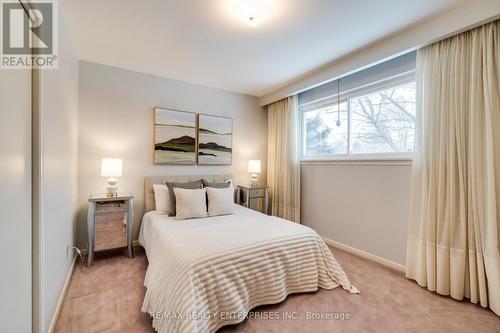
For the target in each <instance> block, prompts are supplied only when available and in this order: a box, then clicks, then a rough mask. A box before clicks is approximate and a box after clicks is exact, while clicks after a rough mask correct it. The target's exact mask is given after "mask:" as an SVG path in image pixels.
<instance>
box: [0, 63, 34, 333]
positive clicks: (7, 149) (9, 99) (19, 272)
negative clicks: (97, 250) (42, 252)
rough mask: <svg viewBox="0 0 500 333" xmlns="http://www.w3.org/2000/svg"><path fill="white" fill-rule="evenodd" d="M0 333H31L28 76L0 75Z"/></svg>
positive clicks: (10, 72)
mask: <svg viewBox="0 0 500 333" xmlns="http://www.w3.org/2000/svg"><path fill="white" fill-rule="evenodd" d="M0 265H1V268H0V295H1V297H0V332H20V333H24V332H26V333H27V332H31V71H30V70H17V69H13V70H12V69H10V70H5V69H0Z"/></svg>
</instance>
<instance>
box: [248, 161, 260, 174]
mask: <svg viewBox="0 0 500 333" xmlns="http://www.w3.org/2000/svg"><path fill="white" fill-rule="evenodd" d="M248 172H251V173H261V168H260V160H250V161H248Z"/></svg>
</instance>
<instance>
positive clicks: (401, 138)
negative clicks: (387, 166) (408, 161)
mask: <svg viewBox="0 0 500 333" xmlns="http://www.w3.org/2000/svg"><path fill="white" fill-rule="evenodd" d="M350 103H351V104H350V106H351V107H350V109H351V124H352V125H351V126H352V127H351V153H354V154H361V153H387V152H401V153H403V152H412V151H413V143H414V140H415V83H409V84H406V85H403V86H398V87H394V88H391V89H386V90H383V91H379V92H377V93H374V94H370V95H366V96H360V97H357V98H353V99H351V100H350Z"/></svg>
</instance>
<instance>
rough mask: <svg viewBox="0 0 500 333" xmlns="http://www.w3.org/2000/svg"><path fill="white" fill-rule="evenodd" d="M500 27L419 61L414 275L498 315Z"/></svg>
mask: <svg viewBox="0 0 500 333" xmlns="http://www.w3.org/2000/svg"><path fill="white" fill-rule="evenodd" d="M499 47H500V21H495V22H493V23H489V24H486V25H483V26H481V27H478V28H476V29H473V30H470V31H467V32H464V33H461V34H459V35H457V36H454V37H451V38H448V39H446V40H443V41H441V42H438V43H435V44H432V45H430V46H428V47H425V48H422V49H421V50H419V51H418V55H417V78H416V80H417V131H416V133H417V134H416V135H417V137H416V142H417V143H416V153H415V155H416V156H415V160H414V163H413V177H412V190H411V203H410V216H409V225H408V227H409V229H408V243H407V244H408V245H407V246H408V248H407V268H406V276H407V277H408V278H411V279H414V280H416V281H417V282H418V284H419V285H421V286H423V287H427V288H428V289H429V290H432V291H436V292H437V293H439V294H442V295H450V296H451V297H453V298H455V299H458V300H461V299H463V298H464V297H466V298H470V301H471V302H473V303H479V304H480V305H481V306H483V307H488V306H489V307H490V308H491V309H492V310H493V311H494V312H495V313H496V314H498V315H500V256H499V239H500V228H499V221H500V97H499V94H500V85H499V83H500V67H499V66H500V49H499Z"/></svg>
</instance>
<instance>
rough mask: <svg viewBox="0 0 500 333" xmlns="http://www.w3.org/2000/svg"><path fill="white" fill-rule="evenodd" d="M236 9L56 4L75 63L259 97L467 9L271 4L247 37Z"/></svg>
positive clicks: (352, 0)
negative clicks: (404, 32)
mask: <svg viewBox="0 0 500 333" xmlns="http://www.w3.org/2000/svg"><path fill="white" fill-rule="evenodd" d="M228 1H234V0H143V1H139V0H106V1H102V0H64V3H63V4H62V6H63V12H64V15H65V18H66V22H67V24H68V26H69V30H70V34H71V37H72V39H73V44H74V46H75V49H76V53H77V55H78V58H79V59H83V60H88V61H93V62H97V63H102V64H105V65H110V66H116V67H121V68H125V69H130V70H134V71H138V72H144V73H150V74H155V75H159V76H163V77H167V78H172V79H177V80H182V81H187V82H192V83H196V84H201V85H206V86H211V87H216V88H221V89H225V90H230V91H235V92H241V93H246V94H250V95H254V96H262V95H264V94H266V93H268V92H270V91H273V90H275V89H278V88H280V87H282V86H284V85H286V84H289V83H290V82H293V81H294V80H296V79H298V78H300V77H302V76H304V75H306V74H308V73H310V72H311V71H313V70H315V69H317V68H318V67H321V66H324V65H326V64H328V63H330V62H332V61H335V60H336V59H338V58H340V57H342V56H345V55H348V54H349V53H352V52H355V51H356V50H357V49H360V48H362V47H365V46H367V45H369V44H372V43H374V42H377V41H378V40H380V39H383V38H385V37H388V36H390V35H393V34H395V33H397V32H398V31H402V30H404V29H406V28H408V27H409V26H411V25H413V24H416V23H418V22H421V21H422V20H426V19H428V18H430V17H431V16H433V15H437V14H440V13H442V12H444V11H447V10H450V9H451V8H453V7H454V6H457V5H458V4H460V3H462V2H464V1H473V0H417V1H415V0H378V1H373V0H269V1H275V2H276V8H275V10H274V11H273V12H271V13H270V14H269V16H268V17H267V18H264V19H263V21H262V22H261V23H260V25H259V26H257V27H255V28H252V27H250V26H248V25H246V24H245V23H243V22H241V21H240V20H239V18H235V17H234V15H231V14H230V13H229V12H228V10H227V3H228Z"/></svg>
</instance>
